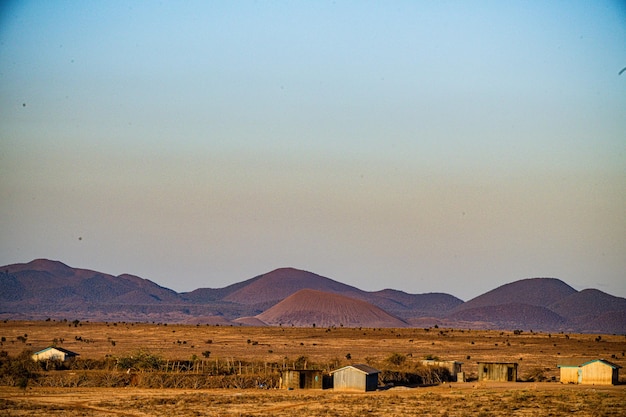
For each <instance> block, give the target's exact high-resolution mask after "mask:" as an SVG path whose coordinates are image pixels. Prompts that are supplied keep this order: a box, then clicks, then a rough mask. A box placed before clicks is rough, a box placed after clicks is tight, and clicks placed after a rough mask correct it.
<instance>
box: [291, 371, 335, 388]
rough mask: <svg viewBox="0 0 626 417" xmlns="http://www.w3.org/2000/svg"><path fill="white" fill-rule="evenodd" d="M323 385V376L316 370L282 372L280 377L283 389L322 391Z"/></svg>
mask: <svg viewBox="0 0 626 417" xmlns="http://www.w3.org/2000/svg"><path fill="white" fill-rule="evenodd" d="M324 385H325V384H324V374H323V372H322V371H318V370H311V369H294V370H288V371H283V372H282V373H281V376H280V388H283V389H322V388H325V386H324Z"/></svg>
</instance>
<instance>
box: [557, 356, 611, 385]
mask: <svg viewBox="0 0 626 417" xmlns="http://www.w3.org/2000/svg"><path fill="white" fill-rule="evenodd" d="M557 366H558V367H559V369H560V371H561V383H563V384H589V385H615V384H617V383H618V381H619V368H621V366H619V365H616V364H614V363H612V362H609V361H607V360H604V359H593V360H584V359H574V360H572V361H566V362H563V363H560V364H558V365H557Z"/></svg>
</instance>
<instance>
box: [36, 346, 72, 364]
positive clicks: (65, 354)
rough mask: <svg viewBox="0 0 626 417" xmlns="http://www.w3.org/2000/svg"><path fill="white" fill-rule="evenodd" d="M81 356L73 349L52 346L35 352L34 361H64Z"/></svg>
mask: <svg viewBox="0 0 626 417" xmlns="http://www.w3.org/2000/svg"><path fill="white" fill-rule="evenodd" d="M76 356H79V355H78V353H76V352H72V351H71V350H67V349H63V348H60V347H55V346H50V347H47V348H45V349H43V350H40V351H39V352H35V353H33V356H32V358H33V360H34V361H46V360H47V361H61V362H64V361H66V360H68V359H71V358H75V357H76Z"/></svg>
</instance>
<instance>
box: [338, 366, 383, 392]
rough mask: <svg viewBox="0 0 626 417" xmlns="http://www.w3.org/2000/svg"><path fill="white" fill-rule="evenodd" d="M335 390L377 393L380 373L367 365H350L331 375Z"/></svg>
mask: <svg viewBox="0 0 626 417" xmlns="http://www.w3.org/2000/svg"><path fill="white" fill-rule="evenodd" d="M330 374H331V375H332V376H333V388H334V389H336V390H341V391H376V389H377V388H378V374H380V371H379V370H378V369H374V368H372V367H371V366H367V365H362V364H358V365H348V366H344V367H343V368H339V369H336V370H334V371H332V372H331V373H330Z"/></svg>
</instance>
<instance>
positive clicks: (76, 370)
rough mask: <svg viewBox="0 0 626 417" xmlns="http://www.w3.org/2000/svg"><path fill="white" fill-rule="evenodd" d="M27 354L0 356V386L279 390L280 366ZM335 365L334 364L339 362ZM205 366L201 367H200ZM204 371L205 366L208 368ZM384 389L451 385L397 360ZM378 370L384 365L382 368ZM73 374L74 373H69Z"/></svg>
mask: <svg viewBox="0 0 626 417" xmlns="http://www.w3.org/2000/svg"><path fill="white" fill-rule="evenodd" d="M31 355H32V352H30V351H28V350H25V351H23V352H22V353H21V354H20V355H18V356H16V357H11V356H9V355H8V354H7V352H4V351H2V352H0V385H5V386H19V387H26V386H27V385H32V386H46V387H125V386H137V387H144V388H191V389H194V388H195V389H201V388H254V387H259V388H276V387H278V384H279V380H280V371H281V370H282V369H285V368H286V365H285V364H283V365H282V366H281V365H280V364H277V363H271V364H267V363H265V364H260V363H249V362H242V361H234V360H225V361H222V362H221V363H220V362H218V361H217V360H216V361H210V362H209V361H204V360H202V361H198V360H192V361H174V362H172V361H164V360H163V359H161V358H160V357H159V356H157V355H153V354H151V353H149V352H144V351H138V352H135V353H134V354H132V355H129V356H125V357H119V358H112V357H109V358H105V359H102V360H92V359H72V360H69V361H66V362H61V361H40V362H35V361H33V360H32V358H31ZM335 362H336V361H335ZM200 364H202V366H199V365H200ZM205 365H206V366H205ZM338 365H339V364H338V363H334V364H333V366H331V364H315V363H307V358H306V357H304V356H303V357H300V358H298V359H297V360H295V361H293V362H290V365H289V366H288V367H289V368H291V367H292V366H293V367H297V368H303V367H304V368H307V367H308V369H321V370H326V371H329V370H330V369H332V368H334V367H337V366H338ZM372 365H373V366H377V367H379V368H382V369H383V370H382V371H381V373H380V380H379V382H380V383H381V384H384V385H387V384H393V385H421V384H425V385H432V384H439V383H442V382H447V381H450V380H451V375H450V374H449V372H448V370H447V369H445V368H439V367H432V366H422V365H419V364H418V365H413V364H410V363H405V361H404V360H402V359H401V358H400V356H399V355H398V354H394V355H392V356H391V357H390V358H388V359H387V360H386V361H385V362H384V363H383V364H372ZM380 365H383V366H382V367H381V366H380ZM65 371H72V372H65Z"/></svg>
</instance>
